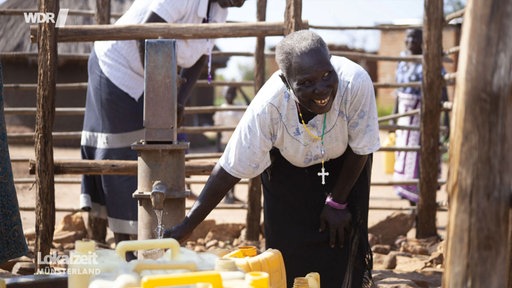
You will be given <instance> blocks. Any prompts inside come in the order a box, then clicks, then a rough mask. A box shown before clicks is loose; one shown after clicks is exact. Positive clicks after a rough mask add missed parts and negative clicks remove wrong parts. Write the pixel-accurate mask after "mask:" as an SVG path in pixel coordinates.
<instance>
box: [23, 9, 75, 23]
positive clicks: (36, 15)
mask: <svg viewBox="0 0 512 288" xmlns="http://www.w3.org/2000/svg"><path fill="white" fill-rule="evenodd" d="M68 12H69V9H60V10H59V14H58V15H57V18H55V13H53V12H23V16H25V23H27V24H39V23H55V27H57V28H60V27H64V25H65V24H66V19H67V18H68Z"/></svg>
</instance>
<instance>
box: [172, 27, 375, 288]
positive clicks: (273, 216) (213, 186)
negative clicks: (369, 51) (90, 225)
mask: <svg viewBox="0 0 512 288" xmlns="http://www.w3.org/2000/svg"><path fill="white" fill-rule="evenodd" d="M329 55H330V54H329V51H328V49H327V45H326V43H325V42H324V40H323V39H322V38H321V37H320V36H319V35H318V34H316V33H314V32H312V31H309V30H302V31H298V32H294V33H291V34H289V35H287V36H286V37H285V38H284V39H283V40H282V41H281V42H280V43H279V44H278V46H277V48H276V60H277V63H278V65H279V68H280V70H279V71H277V72H275V73H274V74H273V75H272V76H271V77H270V78H269V80H268V81H267V82H266V83H265V85H263V87H262V88H261V89H260V91H258V94H257V95H256V96H255V97H254V99H253V100H252V101H251V104H250V105H249V106H248V108H247V110H246V112H245V114H244V116H243V117H242V119H241V120H240V122H239V124H238V126H237V128H236V130H235V132H234V133H233V135H232V136H231V139H230V140H229V142H228V144H227V147H226V149H225V151H224V153H223V155H222V156H221V158H220V159H219V161H218V163H217V165H216V166H215V168H214V170H213V172H212V174H211V176H210V178H209V179H208V181H207V183H206V185H205V186H204V188H203V191H202V193H201V194H200V195H199V198H198V200H197V201H196V202H195V203H194V206H193V207H192V209H191V210H190V211H189V213H188V215H187V216H186V218H185V219H184V220H183V222H182V223H180V224H179V225H177V226H175V227H173V228H171V229H170V230H168V231H166V233H165V236H166V237H172V238H175V239H178V240H180V241H183V240H184V239H185V238H186V237H187V236H188V235H189V234H190V233H191V232H192V230H193V229H194V228H195V227H196V226H197V225H199V223H201V222H202V221H203V220H204V218H205V217H206V216H207V215H208V214H209V213H210V211H211V210H212V209H213V208H214V207H215V206H216V205H217V204H218V203H219V202H220V201H221V200H222V198H223V197H224V195H226V193H227V191H228V190H229V189H231V188H232V187H233V186H234V185H235V184H236V183H237V182H238V181H239V180H240V179H241V178H249V179H250V178H254V177H256V176H258V175H261V181H262V184H263V193H264V197H263V199H264V204H263V207H264V215H265V233H264V234H265V244H266V246H267V248H273V249H277V250H279V251H280V252H281V253H282V255H283V259H284V262H285V267H286V279H287V281H288V286H287V287H292V286H293V282H294V278H295V277H302V276H304V275H306V274H308V273H309V272H312V271H316V272H319V273H320V275H321V277H320V278H321V286H322V287H324V288H338V287H371V284H372V280H371V269H372V260H371V259H372V257H371V250H370V246H369V244H368V231H367V222H368V204H369V203H368V202H369V190H370V186H369V183H370V177H371V167H372V153H373V152H375V151H376V150H377V149H378V148H379V146H380V141H379V131H378V123H377V109H376V104H375V95H374V89H373V85H372V82H371V79H370V77H369V76H368V73H366V71H365V70H364V69H363V68H362V67H361V66H359V65H357V64H356V63H354V62H352V61H350V60H348V59H346V58H343V57H336V56H333V57H330V56H329ZM342 285H343V286H342Z"/></svg>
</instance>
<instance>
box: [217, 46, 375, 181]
mask: <svg viewBox="0 0 512 288" xmlns="http://www.w3.org/2000/svg"><path fill="white" fill-rule="evenodd" d="M331 63H332V65H333V67H334V69H335V71H336V73H337V74H338V77H339V86H338V93H337V94H336V97H335V99H334V103H333V105H332V108H331V110H330V111H329V112H327V116H326V117H327V118H326V128H325V134H324V141H323V142H324V144H323V145H324V151H325V156H324V158H325V161H328V160H329V159H334V158H337V157H339V156H341V155H342V154H343V153H344V152H345V150H346V148H347V145H350V147H351V148H352V150H353V151H354V152H355V153H356V154H359V155H367V154H371V153H373V152H375V151H377V150H378V149H379V148H380V140H379V126H378V116H377V107H376V103H375V92H374V88H373V85H372V81H371V79H370V77H369V75H368V73H367V72H366V71H365V70H364V69H363V68H362V67H361V66H359V65H358V64H356V63H354V62H352V61H350V60H348V59H347V58H344V57H337V56H332V57H331ZM279 73H281V72H280V71H277V72H275V73H274V74H273V75H272V76H271V77H270V79H269V80H268V81H267V82H266V83H265V85H264V86H263V87H262V88H261V89H260V91H259V92H258V93H257V95H256V96H255V98H254V100H253V101H252V102H251V104H250V105H249V107H248V108H247V110H246V112H245V114H244V116H243V117H242V119H241V120H240V122H239V124H238V126H237V128H236V129H235V131H234V133H233V136H232V137H231V139H230V141H229V143H228V144H227V146H226V149H225V151H224V153H223V155H222V156H221V158H220V159H219V164H220V165H221V166H222V168H224V169H225V170H226V171H227V172H228V173H229V174H231V175H233V176H235V177H237V178H252V177H255V176H257V175H259V174H261V173H262V172H263V171H264V170H265V169H266V168H267V167H268V166H269V165H270V155H269V151H270V150H271V149H272V147H276V148H278V149H279V151H280V152H281V154H282V155H283V157H284V158H285V159H287V160H288V161H289V162H290V163H291V164H293V165H295V166H297V167H307V166H311V165H314V164H317V163H321V162H322V156H321V147H322V143H321V141H320V140H315V139H313V138H312V137H311V136H310V135H309V134H308V132H307V131H305V130H304V127H303V126H302V124H301V122H300V120H299V116H298V114H297V108H296V104H295V100H293V98H292V97H291V96H290V94H289V93H288V91H287V90H286V87H285V86H284V84H283V82H282V81H281V79H280V78H279V76H278V75H279ZM323 120H324V115H323V114H322V115H317V116H315V117H314V118H313V119H312V120H310V121H309V123H307V127H308V129H309V130H310V131H311V132H313V134H315V135H317V136H321V134H322V125H323Z"/></svg>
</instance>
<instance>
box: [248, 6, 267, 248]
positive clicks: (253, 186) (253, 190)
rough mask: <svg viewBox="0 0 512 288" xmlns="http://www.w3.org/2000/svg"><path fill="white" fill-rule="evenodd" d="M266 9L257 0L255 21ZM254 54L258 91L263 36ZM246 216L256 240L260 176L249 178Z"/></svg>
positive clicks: (262, 77)
mask: <svg viewBox="0 0 512 288" xmlns="http://www.w3.org/2000/svg"><path fill="white" fill-rule="evenodd" d="M266 11H267V0H258V2H257V10H256V18H257V21H265V19H266V17H267V16H266ZM254 55H255V59H254V60H255V64H254V66H255V69H254V71H255V74H254V92H256V93H257V92H258V90H260V88H261V86H263V84H264V83H265V37H263V36H260V37H257V38H256V49H255V51H254ZM248 186H249V189H248V193H249V195H248V198H247V199H248V200H247V216H246V220H245V222H246V228H247V229H246V235H245V238H246V239H247V240H249V241H258V240H259V236H260V223H261V207H262V205H261V178H260V177H259V176H258V177H254V178H252V179H249V185H248Z"/></svg>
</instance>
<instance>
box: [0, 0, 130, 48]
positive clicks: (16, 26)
mask: <svg viewBox="0 0 512 288" xmlns="http://www.w3.org/2000/svg"><path fill="white" fill-rule="evenodd" d="M132 2H133V0H111V13H122V12H124V11H126V10H127V9H128V7H129V6H130V5H131V3H132ZM60 8H68V9H72V10H86V11H94V10H95V9H96V1H95V0H80V1H77V0H60ZM2 9H18V10H20V9H21V10H23V9H26V10H27V11H30V10H37V0H22V1H20V0H6V1H5V2H4V3H3V4H1V5H0V10H2ZM112 22H113V21H112ZM87 24H95V22H94V17H91V16H75V15H68V18H67V19H66V25H87ZM30 25H31V24H27V23H25V18H24V16H23V15H0V35H2V36H1V37H0V52H37V44H36V43H31V42H30V31H29V29H30ZM58 46H59V53H89V52H90V50H91V47H92V42H83V43H59V44H58Z"/></svg>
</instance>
